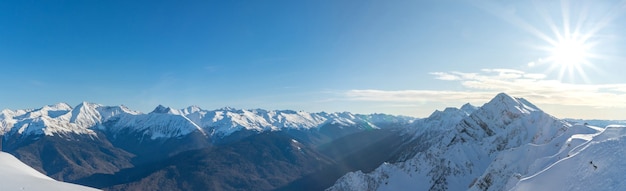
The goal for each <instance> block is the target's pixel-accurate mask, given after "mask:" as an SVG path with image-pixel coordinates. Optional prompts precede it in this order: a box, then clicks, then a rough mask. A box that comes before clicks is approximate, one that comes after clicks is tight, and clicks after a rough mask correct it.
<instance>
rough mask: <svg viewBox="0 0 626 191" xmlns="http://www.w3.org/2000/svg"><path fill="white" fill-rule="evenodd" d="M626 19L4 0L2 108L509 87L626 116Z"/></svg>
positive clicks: (401, 108)
mask: <svg viewBox="0 0 626 191" xmlns="http://www.w3.org/2000/svg"><path fill="white" fill-rule="evenodd" d="M624 12H626V6H625V3H624V2H623V1H601V2H595V1H594V2H591V1H572V2H568V1H464V0H455V1H451V0H443V1H412V0H406V1H403V0H398V1H395V0H394V1H367V0H365V1H352V0H348V1H333V0H321V1H288V0H285V1H79V0H75V1H54V0H53V1H43V2H40V1H3V2H0V29H1V30H0V66H1V67H2V69H1V70H0V81H1V82H2V83H0V89H2V90H3V91H2V93H1V94H0V108H9V109H24V108H38V107H41V106H43V105H48V104H54V103H58V102H66V103H69V104H70V105H76V104H78V103H80V102H82V101H88V102H95V103H100V104H104V105H120V104H123V105H126V106H129V107H130V108H132V109H136V110H139V111H143V112H149V111H151V110H152V109H153V108H154V107H156V105H158V104H163V105H167V106H171V107H174V108H183V107H186V106H189V105H198V106H200V107H202V108H205V109H215V108H220V107H225V106H230V107H236V108H264V109H293V110H305V111H311V112H317V111H329V112H334V111H351V112H356V113H375V112H376V113H390V114H402V115H410V116H416V117H425V116H428V115H429V114H430V113H431V112H432V111H434V110H435V109H443V108H445V107H447V106H454V107H458V106H460V105H462V104H463V103H465V102H470V103H472V104H475V105H481V104H483V103H484V102H486V101H488V100H489V99H490V98H492V97H493V96H495V95H496V94H497V93H498V92H507V93H509V94H511V95H513V96H517V97H525V98H527V99H528V100H530V101H531V102H534V103H536V105H538V106H539V107H541V108H543V109H544V110H546V111H547V112H549V113H551V114H554V115H556V116H557V117H575V118H601V119H626V116H625V115H624V113H626V77H624V76H625V75H624V71H626V64H625V63H626V62H625V61H626V58H625V57H626V56H625V55H624V53H623V50H626V25H623V23H626V15H625V14H624ZM620 24H621V25H620ZM559 35H561V36H563V37H564V38H565V37H566V36H569V39H573V40H574V41H576V42H580V44H582V45H584V46H581V47H584V48H581V49H584V51H578V52H576V53H577V54H575V55H578V56H573V57H576V58H577V59H575V60H572V59H565V60H567V61H572V62H574V61H575V62H577V63H573V64H560V63H559V61H560V60H564V59H559V58H561V57H559V56H555V55H556V54H557V53H555V52H559V51H555V49H556V48H555V47H559V44H563V43H560V42H561V41H562V40H559V37H558V36H559ZM562 39H563V38H562ZM565 39H568V38H565ZM566 52H567V53H565V54H566V55H568V56H569V54H570V53H569V52H570V51H566ZM580 55H584V56H580ZM576 68H578V69H576ZM562 69H563V71H564V72H561V70H562ZM570 69H571V72H569V71H570Z"/></svg>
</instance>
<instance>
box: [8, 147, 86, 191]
mask: <svg viewBox="0 0 626 191" xmlns="http://www.w3.org/2000/svg"><path fill="white" fill-rule="evenodd" d="M0 190H29V191H33V190H72V191H81V190H97V189H94V188H89V187H85V186H80V185H76V184H70V183H65V182H59V181H56V180H53V179H52V178H50V177H47V176H46V175H43V174H41V173H39V172H37V171H36V170H35V169H33V168H31V167H29V166H27V165H26V164H24V163H22V162H21V161H20V160H18V159H17V158H15V157H14V156H13V155H11V154H8V153H4V152H0Z"/></svg>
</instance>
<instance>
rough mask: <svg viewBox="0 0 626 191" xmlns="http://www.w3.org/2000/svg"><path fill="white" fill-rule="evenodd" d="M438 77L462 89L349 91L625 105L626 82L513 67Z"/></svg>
mask: <svg viewBox="0 0 626 191" xmlns="http://www.w3.org/2000/svg"><path fill="white" fill-rule="evenodd" d="M430 74H431V75H433V76H434V78H435V79H439V80H445V81H458V82H459V83H460V84H461V85H462V86H463V87H464V89H463V90H457V91H452V90H447V91H438V90H400V91H385V90H372V89H368V90H349V91H347V92H345V96H346V97H347V98H348V99H351V100H360V101H385V102H454V101H456V102H458V101H464V102H473V103H476V102H485V101H488V100H489V99H490V98H492V97H493V96H494V95H495V94H497V93H499V92H506V93H508V94H511V95H513V96H517V97H524V98H527V99H529V100H531V101H532V102H534V103H538V104H553V105H568V106H590V107H600V108H602V107H604V108H612V107H613V108H615V107H617V108H626V84H573V83H563V82H561V81H558V80H550V79H546V75H544V74H536V73H526V72H524V71H519V70H512V69H483V70H481V71H480V72H479V73H465V72H432V73H430Z"/></svg>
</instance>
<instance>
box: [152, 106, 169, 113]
mask: <svg viewBox="0 0 626 191" xmlns="http://www.w3.org/2000/svg"><path fill="white" fill-rule="evenodd" d="M173 110H174V109H172V108H170V107H165V106H163V105H158V106H157V107H156V108H154V110H152V112H150V113H171V112H172V111H173Z"/></svg>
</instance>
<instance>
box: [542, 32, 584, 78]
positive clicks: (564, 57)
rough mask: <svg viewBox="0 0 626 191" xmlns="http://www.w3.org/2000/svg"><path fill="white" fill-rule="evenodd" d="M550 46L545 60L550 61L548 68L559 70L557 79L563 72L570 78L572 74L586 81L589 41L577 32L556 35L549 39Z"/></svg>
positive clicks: (572, 76)
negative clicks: (554, 37)
mask: <svg viewBox="0 0 626 191" xmlns="http://www.w3.org/2000/svg"><path fill="white" fill-rule="evenodd" d="M549 42H550V45H551V47H550V48H548V53H549V54H550V55H549V56H548V57H547V59H545V61H547V63H550V64H551V66H550V69H549V71H552V70H558V71H559V79H560V80H562V79H563V77H564V76H565V74H566V73H567V75H568V76H569V78H570V79H572V78H574V76H579V77H582V78H583V80H585V81H588V79H587V76H586V73H585V67H589V66H591V62H590V61H589V58H590V57H591V54H590V49H591V43H588V42H587V41H586V38H582V37H580V36H579V35H577V34H562V35H557V38H556V39H554V40H550V41H549Z"/></svg>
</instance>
